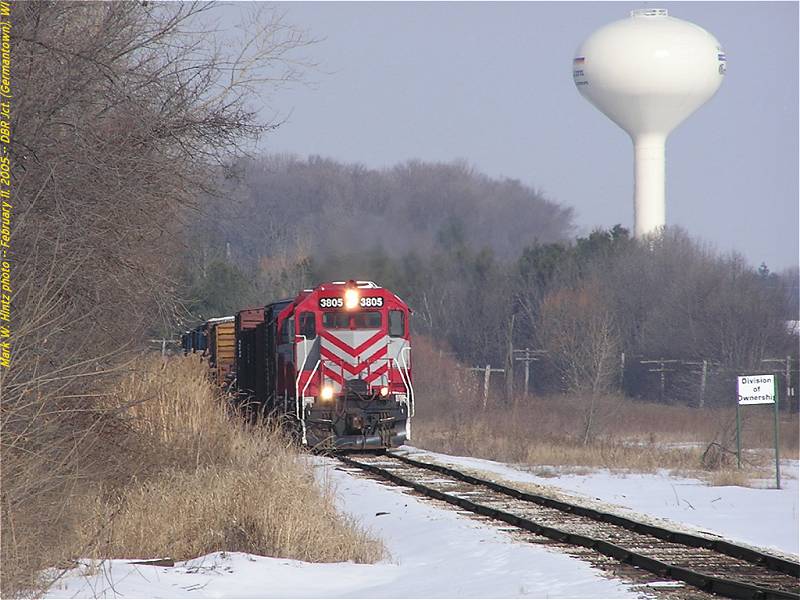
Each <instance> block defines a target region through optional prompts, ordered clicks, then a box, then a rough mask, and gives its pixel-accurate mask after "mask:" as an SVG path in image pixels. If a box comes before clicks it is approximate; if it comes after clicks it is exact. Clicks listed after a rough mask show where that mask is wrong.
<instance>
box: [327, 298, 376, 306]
mask: <svg viewBox="0 0 800 600" xmlns="http://www.w3.org/2000/svg"><path fill="white" fill-rule="evenodd" d="M358 305H359V306H360V307H361V308H381V307H382V306H383V298H381V297H380V296H362V297H361V298H359V300H358ZM319 307H320V308H343V307H344V300H343V299H342V298H320V299H319Z"/></svg>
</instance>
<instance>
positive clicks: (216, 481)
mask: <svg viewBox="0 0 800 600" xmlns="http://www.w3.org/2000/svg"><path fill="white" fill-rule="evenodd" d="M204 369H205V366H204V365H203V364H201V363H200V362H199V361H198V360H195V359H193V358H186V359H183V358H181V359H169V360H166V361H164V360H162V359H161V358H160V357H152V358H146V359H143V360H142V361H140V362H139V363H138V364H137V365H136V366H135V368H133V369H131V370H130V372H129V373H128V374H127V375H126V376H125V377H124V379H123V381H122V383H121V385H120V386H119V388H118V390H117V391H116V393H115V394H114V397H113V398H106V399H105V400H104V406H100V407H97V408H96V410H97V411H99V413H100V414H103V413H104V412H105V414H116V416H115V417H114V419H113V420H114V426H113V427H110V426H109V427H107V428H106V429H105V430H102V431H100V430H98V431H99V434H100V435H101V436H110V437H112V438H113V439H115V440H116V442H117V443H115V444H110V443H105V444H100V445H97V446H93V448H94V450H92V452H91V453H90V454H91V456H87V457H86V459H87V461H88V463H89V464H102V461H100V462H99V463H98V461H99V458H98V456H97V454H98V452H102V451H113V452H114V453H115V454H114V455H113V456H112V455H109V456H106V459H107V460H108V461H109V462H111V463H112V464H113V465H114V466H115V467H116V469H114V470H113V472H111V471H106V470H104V471H102V472H98V473H95V474H94V475H93V474H92V473H91V472H87V471H81V470H78V471H76V473H75V477H73V478H72V479H70V478H68V477H66V478H64V481H62V482H61V485H60V486H57V487H55V488H54V489H56V490H57V491H58V493H57V494H50V495H48V494H43V495H41V496H37V497H32V498H31V499H30V500H29V501H28V502H27V503H25V504H24V505H19V504H17V505H15V510H14V511H13V514H8V515H4V517H6V518H4V521H3V525H4V531H3V533H4V535H3V573H2V574H3V594H4V595H15V596H16V595H22V594H35V593H38V592H40V591H41V590H43V589H44V588H46V587H47V585H49V584H50V583H51V581H42V580H41V579H39V580H37V579H36V573H38V572H40V571H41V570H42V569H44V568H46V567H49V566H60V567H68V566H70V565H71V564H74V563H73V561H74V560H75V559H77V558H83V557H88V558H98V559H102V558H155V557H164V556H169V557H172V558H175V559H179V560H180V559H187V558H191V557H196V556H198V555H201V554H205V553H209V552H213V551H221V550H226V551H242V552H251V553H255V554H262V555H269V556H278V557H284V558H293V559H299V560H309V561H326V562H327V561H331V562H334V561H355V562H375V561H377V560H380V559H381V558H383V557H384V556H385V549H384V547H383V545H382V544H381V542H380V541H377V540H374V539H371V538H370V536H369V535H368V533H367V532H365V531H364V530H362V529H361V528H359V527H358V526H357V524H355V523H353V522H352V521H350V520H349V519H347V518H344V517H342V516H341V515H339V514H338V513H337V512H336V510H335V508H334V503H333V495H332V491H331V490H330V489H329V488H327V487H326V486H325V485H320V484H319V483H318V482H317V481H316V480H315V478H314V476H313V473H312V472H311V469H310V467H309V466H308V464H307V463H305V461H303V460H302V459H301V457H300V455H299V453H298V451H297V448H296V447H295V446H294V445H293V444H292V443H291V442H290V441H289V439H288V437H287V436H286V435H284V434H283V433H282V431H281V430H280V429H279V428H278V427H276V426H275V425H274V424H264V425H261V426H252V425H247V424H245V421H244V420H242V419H240V418H238V417H237V416H236V415H232V414H228V413H227V412H226V410H225V409H224V408H223V406H224V404H223V403H222V402H221V399H220V398H219V397H218V396H217V392H216V390H215V388H214V387H213V386H212V385H211V384H210V383H209V382H208V381H207V379H206V378H205V372H204ZM121 406H122V407H125V410H124V411H119V410H118V409H119V407H121ZM115 410H117V412H116V413H114V412H113V411H115ZM123 442H124V443H123ZM6 458H7V455H6V454H4V468H5V466H6V465H5V462H6ZM12 459H13V457H12ZM24 474H26V475H27V476H28V477H33V478H35V477H37V476H38V477H40V478H46V477H48V474H47V473H46V472H42V473H40V474H38V475H37V474H35V473H32V472H30V471H29V470H26V471H24ZM5 483H6V482H5V481H4V489H5V488H6V485H5ZM9 532H12V536H11V537H13V538H14V543H13V544H12V543H11V540H10V538H9V535H8V534H9Z"/></svg>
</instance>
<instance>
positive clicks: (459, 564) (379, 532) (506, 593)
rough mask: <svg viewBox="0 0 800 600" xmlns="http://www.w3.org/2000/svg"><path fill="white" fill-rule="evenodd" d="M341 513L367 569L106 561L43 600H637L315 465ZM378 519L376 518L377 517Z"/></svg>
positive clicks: (574, 566)
mask: <svg viewBox="0 0 800 600" xmlns="http://www.w3.org/2000/svg"><path fill="white" fill-rule="evenodd" d="M314 461H315V464H316V467H315V468H316V469H317V473H318V476H320V477H321V478H324V479H327V480H328V481H330V483H331V484H332V485H334V486H335V489H336V491H337V504H338V507H339V508H340V510H342V511H343V512H346V513H348V514H350V515H352V516H354V517H356V518H357V519H358V520H359V521H360V522H361V523H362V525H364V526H366V527H368V528H369V529H370V530H371V531H372V533H373V534H374V535H376V536H379V537H380V538H381V539H383V540H384V543H385V545H386V547H387V549H388V551H389V553H390V554H391V557H390V558H389V559H388V560H386V561H384V562H382V563H379V564H375V565H356V564H352V563H336V564H311V563H304V562H300V561H293V560H286V559H277V558H268V557H262V556H254V555H248V554H243V553H215V554H209V555H207V556H204V557H201V558H198V559H196V560H192V561H187V562H183V563H178V565H177V566H176V567H171V568H170V567H154V566H142V565H130V564H128V562H127V561H122V560H111V561H105V562H104V563H103V564H101V565H100V566H99V567H98V566H97V565H94V566H93V567H92V568H88V567H84V568H82V569H76V570H73V571H71V572H70V573H68V574H67V575H66V576H65V577H64V578H62V579H61V580H60V581H59V582H58V583H57V584H56V585H55V586H53V588H51V590H50V591H49V592H48V594H47V596H46V597H48V598H76V597H97V598H116V597H125V598H132V597H133V598H254V597H259V598H343V597H347V598H398V597H400V598H442V597H445V598H481V597H483V598H524V597H534V598H636V597H639V595H638V594H637V593H635V592H633V591H631V590H630V588H629V586H628V585H626V584H624V583H621V582H620V581H617V580H612V579H608V578H607V577H606V576H604V575H603V574H601V573H600V572H599V571H598V570H596V569H594V568H592V567H590V566H589V565H588V564H586V563H584V562H581V561H579V560H576V559H574V558H571V557H568V556H565V555H562V554H558V553H555V552H551V551H549V550H546V549H545V548H543V547H541V546H535V545H531V544H526V543H524V542H516V541H513V540H511V538H510V537H509V536H507V535H506V534H504V533H503V532H501V531H499V530H497V529H495V528H494V527H491V526H488V525H485V524H483V523H480V522H478V521H476V520H474V519H472V518H470V517H468V516H463V515H460V514H458V513H457V512H455V511H453V510H449V509H440V508H436V507H434V506H432V505H431V504H430V503H428V502H426V501H424V500H420V499H418V498H416V497H412V496H410V495H408V494H405V493H403V492H402V491H401V490H400V489H398V488H395V487H390V486H388V485H383V484H381V483H379V482H377V481H374V480H370V479H364V478H359V477H354V476H351V475H349V474H347V473H345V472H343V471H342V470H340V469H336V468H333V467H334V466H335V465H336V464H338V463H335V462H334V461H332V460H330V459H322V458H315V459H314ZM383 513H385V514H383Z"/></svg>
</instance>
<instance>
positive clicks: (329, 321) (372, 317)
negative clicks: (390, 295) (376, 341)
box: [322, 311, 381, 329]
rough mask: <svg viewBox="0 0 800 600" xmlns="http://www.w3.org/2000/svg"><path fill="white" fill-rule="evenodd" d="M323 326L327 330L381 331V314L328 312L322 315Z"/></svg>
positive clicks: (370, 312) (371, 312)
mask: <svg viewBox="0 0 800 600" xmlns="http://www.w3.org/2000/svg"><path fill="white" fill-rule="evenodd" d="M322 326H323V327H324V328H325V329H380V328H381V313H379V312H373V311H369V312H357V313H346V312H326V313H323V314H322Z"/></svg>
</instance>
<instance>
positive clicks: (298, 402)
mask: <svg viewBox="0 0 800 600" xmlns="http://www.w3.org/2000/svg"><path fill="white" fill-rule="evenodd" d="M319 365H320V360H317V364H315V365H314V368H313V369H312V370H311V375H309V376H308V381H306V384H305V385H304V386H303V393H302V394H300V396H299V398H305V397H306V390H307V389H308V386H309V385H311V380H312V379H314V373H316V372H317V369H319ZM303 366H305V362H304V363H303ZM301 373H302V371H301ZM297 386H298V387H299V386H300V382H299V376H298V382H297ZM295 405H296V407H297V418H298V419H300V420H301V421H303V420H304V419H303V417H302V412H301V407H300V400H299V399H297V400H295Z"/></svg>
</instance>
